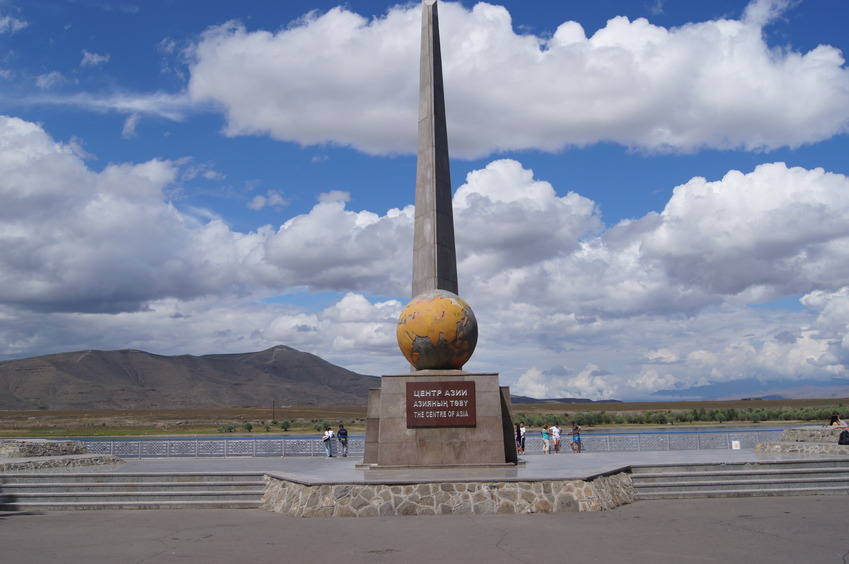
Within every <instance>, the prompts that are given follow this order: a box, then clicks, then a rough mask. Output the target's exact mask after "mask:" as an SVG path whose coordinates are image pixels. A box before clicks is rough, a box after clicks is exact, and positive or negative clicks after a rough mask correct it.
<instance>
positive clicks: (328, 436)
mask: <svg viewBox="0 0 849 564" xmlns="http://www.w3.org/2000/svg"><path fill="white" fill-rule="evenodd" d="M321 440H322V442H323V443H324V452H326V453H327V458H332V457H333V429H331V428H330V427H325V428H324V437H322V439H321Z"/></svg>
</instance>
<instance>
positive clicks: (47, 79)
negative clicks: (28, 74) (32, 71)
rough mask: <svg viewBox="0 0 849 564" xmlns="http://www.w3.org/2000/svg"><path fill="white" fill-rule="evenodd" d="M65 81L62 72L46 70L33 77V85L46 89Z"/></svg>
mask: <svg viewBox="0 0 849 564" xmlns="http://www.w3.org/2000/svg"><path fill="white" fill-rule="evenodd" d="M64 81H65V77H64V76H62V73H60V72H57V71H53V72H48V73H46V74H41V75H39V76H37V77H36V78H35V85H36V86H38V87H39V88H40V89H42V90H46V89H48V88H52V87H53V86H55V85H57V84H60V83H62V82H64Z"/></svg>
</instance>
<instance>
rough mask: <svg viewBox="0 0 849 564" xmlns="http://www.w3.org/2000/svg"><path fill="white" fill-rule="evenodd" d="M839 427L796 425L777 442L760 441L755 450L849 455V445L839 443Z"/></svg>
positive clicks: (786, 431)
mask: <svg viewBox="0 0 849 564" xmlns="http://www.w3.org/2000/svg"><path fill="white" fill-rule="evenodd" d="M841 431H843V429H842V428H839V427H794V428H791V429H785V430H784V431H783V432H782V433H781V440H780V442H777V443H758V444H757V445H755V452H764V453H773V454H776V453H778V454H783V453H787V454H825V455H835V454H836V455H843V456H849V446H846V445H839V444H837V439H838V437H839V436H840V432H841Z"/></svg>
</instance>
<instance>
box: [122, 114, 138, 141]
mask: <svg viewBox="0 0 849 564" xmlns="http://www.w3.org/2000/svg"><path fill="white" fill-rule="evenodd" d="M139 121H141V116H140V115H139V114H130V116H129V117H128V118H127V119H126V120H124V128H123V129H122V130H121V137H122V138H124V139H132V138H133V137H135V136H136V127H138V125H139Z"/></svg>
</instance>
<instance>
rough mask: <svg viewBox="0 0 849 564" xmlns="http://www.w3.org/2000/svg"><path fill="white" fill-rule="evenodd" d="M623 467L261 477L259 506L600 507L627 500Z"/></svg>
mask: <svg viewBox="0 0 849 564" xmlns="http://www.w3.org/2000/svg"><path fill="white" fill-rule="evenodd" d="M635 499H636V491H635V489H634V486H633V485H632V483H631V475H630V474H628V473H625V472H621V473H618V474H613V475H609V476H599V477H597V478H595V479H593V480H590V481H584V480H548V481H533V482H529V481H528V482H429V483H427V482H426V483H419V484H322V485H305V484H299V483H296V482H292V481H290V480H285V479H282V478H277V477H273V476H266V488H265V494H264V495H263V498H262V502H263V508H265V509H267V510H269V511H274V512H277V513H283V514H285V515H290V516H293V517H378V516H380V517H384V516H394V515H490V514H523V513H562V512H578V511H603V510H605V509H613V508H615V507H619V506H620V505H625V504H627V503H631V502H633V501H635Z"/></svg>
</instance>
